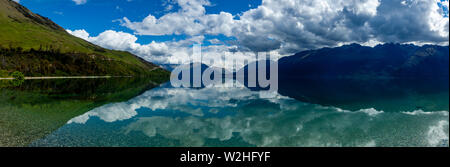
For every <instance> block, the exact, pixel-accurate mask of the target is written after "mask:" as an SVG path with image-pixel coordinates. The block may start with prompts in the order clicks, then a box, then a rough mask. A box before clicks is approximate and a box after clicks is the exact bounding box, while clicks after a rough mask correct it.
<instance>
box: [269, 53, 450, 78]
mask: <svg viewBox="0 0 450 167" xmlns="http://www.w3.org/2000/svg"><path fill="white" fill-rule="evenodd" d="M278 62H279V73H280V77H281V78H359V79H364V78H392V77H395V78H398V77H400V78H435V77H439V78H448V76H449V47H448V46H435V45H425V46H422V47H419V46H415V45H400V44H384V45H378V46H376V47H373V48H372V47H365V46H361V45H358V44H352V45H346V46H342V47H337V48H323V49H319V50H310V51H303V52H300V53H297V54H295V55H293V56H289V57H283V58H281V59H280V60H279V61H278Z"/></svg>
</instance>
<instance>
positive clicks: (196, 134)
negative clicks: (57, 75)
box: [32, 83, 449, 146]
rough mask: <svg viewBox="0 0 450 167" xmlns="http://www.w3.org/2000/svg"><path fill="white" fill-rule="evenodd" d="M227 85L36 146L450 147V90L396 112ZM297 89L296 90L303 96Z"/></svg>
mask: <svg viewBox="0 0 450 167" xmlns="http://www.w3.org/2000/svg"><path fill="white" fill-rule="evenodd" d="M226 84H230V83H224V85H223V84H220V85H215V86H213V87H205V88H202V89H190V88H171V87H169V86H167V85H166V86H163V87H158V88H155V89H152V90H149V91H147V92H145V93H143V94H142V95H140V96H137V97H135V98H133V99H131V100H128V101H126V102H119V103H110V104H107V105H104V106H101V107H98V108H95V109H93V110H91V111H89V112H87V113H85V114H82V115H80V116H77V117H75V118H73V119H71V120H70V121H68V123H67V124H66V125H65V126H63V127H62V128H60V129H59V130H57V131H55V132H53V133H52V134H51V135H49V136H47V137H46V138H43V139H41V140H37V141H35V142H34V143H33V144H32V146H448V127H449V125H448V88H447V90H446V91H445V90H444V91H436V92H434V93H430V92H428V91H426V93H420V92H421V91H417V92H416V93H413V94H410V95H409V96H396V99H402V100H398V101H402V103H398V104H399V105H404V104H409V103H408V101H409V102H410V103H416V102H421V104H420V105H421V106H422V107H421V108H417V107H412V109H411V110H403V109H410V108H411V107H410V106H409V105H408V106H406V107H398V108H392V107H390V105H391V103H392V101H391V100H392V99H391V98H387V99H386V100H385V101H383V98H381V97H383V96H379V97H377V98H376V100H377V101H376V103H368V102H372V101H371V100H367V98H361V99H363V100H361V101H357V103H355V104H345V105H341V103H338V102H335V103H330V102H328V101H322V100H320V98H319V100H318V101H316V102H317V103H316V104H314V103H312V102H313V101H308V102H310V103H307V102H301V101H299V100H296V99H298V97H296V96H292V95H291V94H289V93H288V95H290V96H292V97H294V98H296V99H294V98H291V97H288V96H283V95H282V94H283V89H280V92H282V93H281V94H276V95H275V96H271V98H261V97H260V96H259V92H257V91H250V90H249V89H247V88H245V87H229V86H226ZM297 88H298V87H295V89H292V90H291V91H292V92H297V93H298V92H301V91H300V90H298V89H297ZM375 88H376V87H375ZM396 89H401V87H400V88H396ZM286 90H287V89H284V91H286ZM353 90H358V88H356V87H354V89H353ZM310 91H314V90H310ZM316 91H318V92H320V91H324V90H316ZM374 91H375V90H374ZM292 92H291V93H292ZM331 93H333V92H331ZM339 93H341V92H339ZM378 93H379V94H381V92H378ZM301 94H302V96H299V97H305V98H306V99H313V98H310V97H307V96H306V95H305V94H304V93H301ZM311 95H316V94H314V93H312V94H311ZM320 95H322V94H320V93H319V94H318V95H317V96H315V97H321V96H320ZM330 96H331V97H338V96H337V95H330ZM341 96H344V95H341ZM412 96H414V97H412ZM385 97H391V96H389V95H386V96H385ZM327 98H329V97H327ZM378 98H380V99H378ZM337 99H339V98H337ZM442 99H444V100H445V99H447V100H446V102H444V101H442ZM344 100H345V99H344ZM364 100H367V101H366V102H364ZM321 104H322V105H321ZM325 104H327V105H325ZM361 104H364V105H361ZM373 104H376V105H373ZM383 104H384V105H386V106H388V107H385V106H383ZM336 106H338V107H336ZM340 106H344V107H340ZM361 106H364V107H363V108H359V107H361ZM379 108H386V109H389V111H384V110H382V109H379ZM429 109H430V110H429Z"/></svg>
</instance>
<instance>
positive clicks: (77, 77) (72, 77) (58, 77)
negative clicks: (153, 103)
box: [0, 76, 133, 80]
mask: <svg viewBox="0 0 450 167" xmlns="http://www.w3.org/2000/svg"><path fill="white" fill-rule="evenodd" d="M131 77H133V76H56V77H25V80H33V79H96V78H131ZM13 79H14V78H0V80H13Z"/></svg>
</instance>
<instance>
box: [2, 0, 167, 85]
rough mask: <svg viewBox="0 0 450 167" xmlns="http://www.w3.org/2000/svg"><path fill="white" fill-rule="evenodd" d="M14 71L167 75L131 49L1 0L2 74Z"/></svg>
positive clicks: (57, 74) (40, 74)
mask: <svg viewBox="0 0 450 167" xmlns="http://www.w3.org/2000/svg"><path fill="white" fill-rule="evenodd" d="M12 71H20V72H22V73H24V74H25V75H26V76H71V75H73V76H75V75H77V76H79V75H114V76H143V75H152V76H153V75H158V76H161V77H165V78H168V71H166V70H163V69H162V68H160V67H159V66H156V65H154V64H152V63H149V62H147V61H145V60H143V59H141V58H139V57H137V56H135V55H133V54H131V53H129V52H123V51H115V50H109V49H104V48H102V47H99V46H97V45H94V44H92V43H89V42H87V41H85V40H83V39H80V38H77V37H75V36H72V35H71V34H69V33H67V32H66V30H64V28H62V27H60V26H59V25H57V24H56V23H54V22H52V21H51V20H50V19H48V18H46V17H43V16H40V15H38V14H35V13H33V12H31V11H30V10H28V9H27V8H25V7H24V6H22V5H20V4H18V3H16V2H14V1H11V0H0V75H7V74H8V73H11V72H12ZM0 77H1V76H0Z"/></svg>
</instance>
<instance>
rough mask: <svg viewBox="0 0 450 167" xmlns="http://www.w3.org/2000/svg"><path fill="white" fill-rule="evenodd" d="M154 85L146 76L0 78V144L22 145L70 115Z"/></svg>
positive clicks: (43, 135)
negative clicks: (13, 80)
mask: <svg viewBox="0 0 450 167" xmlns="http://www.w3.org/2000/svg"><path fill="white" fill-rule="evenodd" d="M155 86H157V85H156V84H154V83H152V82H151V81H150V79H146V78H109V79H104V78H103V79H57V80H26V81H24V82H23V83H22V84H21V85H15V84H12V83H11V82H10V81H8V80H0V146H26V145H28V144H30V143H31V142H32V141H34V140H37V139H40V138H42V137H45V136H46V135H48V134H50V133H52V132H53V131H55V130H56V129H58V128H59V127H61V126H63V125H64V124H66V123H67V121H68V120H70V119H71V118H73V117H76V116H78V115H81V114H84V113H85V112H88V111H90V110H92V109H94V108H96V107H99V106H102V105H104V104H108V103H112V102H120V101H126V100H129V99H130V98H133V97H135V96H137V95H139V94H141V93H143V92H144V91H146V90H148V89H150V88H152V87H155Z"/></svg>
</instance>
